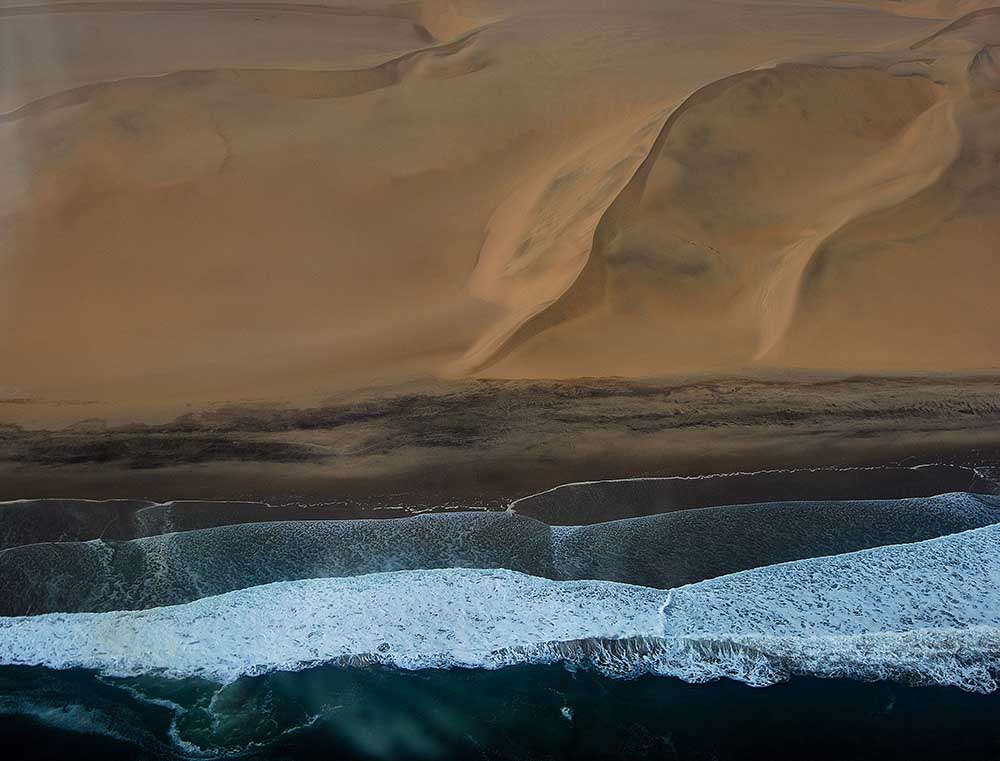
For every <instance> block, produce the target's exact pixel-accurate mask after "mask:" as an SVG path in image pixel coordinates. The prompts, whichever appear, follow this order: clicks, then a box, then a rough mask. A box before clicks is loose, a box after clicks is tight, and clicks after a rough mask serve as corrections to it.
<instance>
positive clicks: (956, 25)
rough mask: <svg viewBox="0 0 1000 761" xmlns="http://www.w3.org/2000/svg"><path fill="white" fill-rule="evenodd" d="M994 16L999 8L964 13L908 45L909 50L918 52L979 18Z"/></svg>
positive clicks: (998, 11)
mask: <svg viewBox="0 0 1000 761" xmlns="http://www.w3.org/2000/svg"><path fill="white" fill-rule="evenodd" d="M996 14H1000V6H993V7H990V8H980V9H979V10H978V11H972V12H971V13H966V14H965V15H964V16H959V17H958V18H957V19H955V20H954V21H952V22H951V23H949V24H948V25H947V26H944V27H942V28H941V29H939V30H938V31H936V32H934V34H932V35H929V36H927V37H924V38H923V39H922V40H918V41H917V42H914V43H913V44H912V45H910V50H918V49H920V48H922V47H923V46H924V45H928V44H930V43H931V42H933V41H934V40H936V39H938V38H939V37H943V36H944V35H946V34H950V33H951V32H955V31H958V30H959V29H964V28H965V27H967V26H969V25H970V24H973V23H975V22H976V21H978V20H979V19H981V18H987V17H989V16H993V15H996Z"/></svg>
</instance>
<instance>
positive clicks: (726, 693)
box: [0, 666, 1000, 761]
mask: <svg viewBox="0 0 1000 761" xmlns="http://www.w3.org/2000/svg"><path fill="white" fill-rule="evenodd" d="M152 701H158V702H152ZM0 706H2V707H3V711H4V715H2V716H0V738H2V740H3V750H2V756H3V758H5V759H11V760H13V759H57V758H60V759H61V758H66V759H70V758H72V759H81V758H83V759H89V758H94V759H168V758H198V757H204V756H214V757H227V758H237V757H239V758H268V759H317V760H318V759H337V760H345V761H346V760H347V759H469V758H482V759H591V758H593V759H623V760H627V761H634V760H635V759H643V758H654V759H659V758H663V759H699V760H701V759H704V760H705V761H707V760H708V759H718V760H719V761H723V760H727V759H734V760H735V759H757V758H760V759H803V760H804V759H831V760H832V759H840V760H842V759H895V758H898V759H910V760H913V759H932V758H933V759H997V758H1000V694H993V695H978V694H971V693H966V692H962V691H961V690H958V689H955V688H944V687H908V686H905V685H900V684H890V683H871V684H867V683H860V682H853V681H846V680H818V679H805V678H800V679H795V680H792V681H791V682H788V683H785V684H781V685H777V686H773V687H768V688H752V687H747V686H745V685H742V684H737V683H734V682H728V681H721V682H714V683H710V684H703V685H691V684H686V683H683V682H680V681H678V680H675V679H672V678H663V677H643V678H639V679H635V680H615V679H608V678H606V677H602V676H600V675H598V674H595V673H592V672H571V671H568V670H566V669H564V668H562V667H560V666H518V667H511V668H507V669H502V670H498V671H482V670H467V669H455V670H427V671H420V672H401V671H395V670H389V669H382V668H340V667H331V666H324V667H319V668H315V669H311V670H308V671H302V672H297V673H273V674H269V675H266V676H261V677H253V678H244V679H241V680H239V681H238V682H235V683H233V684H231V685H229V686H227V687H226V688H224V689H221V690H219V688H218V687H217V686H215V685H211V684H208V683H205V682H200V681H198V680H183V681H179V682H178V681H173V682H171V681H167V680H162V679H156V678H142V679H129V680H102V679H98V678H97V677H96V676H95V675H93V674H91V673H88V672H83V671H67V672H54V671H50V670H47V669H43V668H4V669H0Z"/></svg>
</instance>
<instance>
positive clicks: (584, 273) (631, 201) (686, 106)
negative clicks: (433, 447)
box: [464, 64, 773, 373]
mask: <svg viewBox="0 0 1000 761" xmlns="http://www.w3.org/2000/svg"><path fill="white" fill-rule="evenodd" d="M768 68H773V65H766V64H765V65H762V66H760V67H757V68H752V69H747V70H745V71H740V72H736V73H734V74H730V75H729V76H726V77H723V78H722V79H717V80H714V81H712V82H709V83H707V84H705V85H703V86H702V87H699V88H697V89H695V90H693V91H692V92H691V93H689V94H688V95H687V96H685V97H684V98H682V99H681V100H680V101H679V102H678V105H677V106H676V108H674V109H673V110H672V111H671V112H670V113H669V115H668V116H667V118H666V121H665V122H664V123H663V126H662V127H661V128H660V130H659V132H658V133H657V136H656V139H655V140H654V141H653V144H652V146H651V147H650V149H649V151H648V152H647V153H646V156H645V158H643V160H642V161H641V162H640V163H639V166H638V168H637V169H636V170H635V172H634V173H633V174H632V177H631V178H630V179H629V180H628V182H626V183H625V186H624V187H623V188H622V190H621V191H620V192H619V193H618V195H617V196H615V198H614V199H613V200H612V201H611V203H610V204H609V205H608V208H607V209H606V210H605V212H604V214H602V215H601V218H600V220H599V221H598V223H597V226H596V228H595V229H594V236H593V240H592V243H591V247H590V254H589V255H588V257H587V260H586V263H585V264H584V265H583V267H582V268H581V270H580V273H579V274H578V275H577V277H576V279H575V280H574V281H573V282H571V283H570V284H569V285H568V286H567V288H566V290H564V291H563V292H562V293H561V294H560V295H558V296H556V297H555V298H553V299H552V300H551V301H550V302H549V303H547V304H545V305H543V306H542V307H541V308H539V309H538V310H537V311H535V312H533V313H532V314H530V315H528V316H527V317H526V319H525V321H524V322H522V323H521V324H520V325H519V326H517V327H516V328H513V329H511V330H510V331H509V332H508V333H507V334H506V336H505V337H503V338H502V339H500V340H498V341H497V342H496V343H494V344H493V345H492V351H491V352H490V353H488V354H486V353H485V352H484V354H482V355H480V356H479V357H466V358H464V362H465V364H466V367H467V368H468V371H469V372H470V373H475V372H481V371H483V370H485V369H486V368H487V367H489V366H490V365H493V364H495V363H497V362H499V361H500V360H501V359H503V358H504V357H506V356H507V355H508V354H510V353H511V352H513V351H514V350H515V349H516V348H517V347H519V346H520V345H522V344H523V343H525V342H527V341H529V340H530V339H532V338H534V337H535V336H536V335H538V334H539V333H542V332H543V331H545V330H546V329H548V328H550V327H552V326H554V325H557V324H559V323H560V322H564V321H565V320H567V319H569V318H571V317H574V316H577V315H579V314H582V313H583V312H585V311H586V309H587V307H588V306H589V305H590V304H591V303H592V302H594V301H597V300H598V299H599V298H600V296H601V294H602V293H603V291H604V277H605V272H604V270H603V267H602V266H601V265H602V264H603V260H601V259H600V257H599V256H598V255H595V253H596V252H597V251H598V247H599V245H600V244H601V243H602V242H604V241H606V240H608V241H609V240H611V239H613V238H614V235H615V233H616V232H617V229H615V226H616V223H617V221H618V219H619V218H620V217H622V216H624V215H625V214H627V213H628V211H630V210H632V209H634V208H635V207H636V205H637V204H638V203H639V200H640V199H641V198H642V194H643V190H644V189H645V185H646V181H647V179H648V177H649V174H650V172H651V171H652V169H653V165H654V164H655V163H656V160H657V158H658V156H659V154H660V152H661V151H662V149H663V144H664V142H666V139H667V136H668V135H669V133H670V130H671V129H672V127H673V126H674V124H675V123H676V122H677V120H678V119H680V118H681V116H683V115H684V114H685V113H686V112H687V111H688V110H690V109H691V108H693V107H695V106H697V105H699V104H700V103H702V102H703V100H704V99H708V98H712V97H715V96H716V94H718V93H720V92H723V91H725V89H726V88H728V87H729V86H730V85H731V84H732V83H733V82H734V81H735V80H737V79H738V78H740V77H743V76H745V75H746V74H748V73H752V72H755V71H760V70H762V69H768ZM575 290H581V291H586V292H585V293H584V294H581V295H582V296H583V297H584V299H583V300H584V302H585V303H583V304H574V305H567V303H566V302H567V300H568V298H570V297H572V296H573V295H575V294H574V293H573V292H574V291H575Z"/></svg>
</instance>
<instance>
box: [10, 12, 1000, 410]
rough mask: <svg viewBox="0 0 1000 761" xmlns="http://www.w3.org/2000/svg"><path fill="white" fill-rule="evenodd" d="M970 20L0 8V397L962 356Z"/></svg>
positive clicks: (975, 65)
mask: <svg viewBox="0 0 1000 761" xmlns="http://www.w3.org/2000/svg"><path fill="white" fill-rule="evenodd" d="M998 46H1000V10H994V9H991V8H989V3H987V2H968V1H964V0H937V1H932V0H927V1H924V0H918V1H915V2H905V1H902V0H901V1H898V2H876V1H874V0H873V1H872V2H863V1H859V0H843V1H830V2H826V1H819V0H816V1H808V2H807V1H802V2H784V1H782V0H777V1H775V0H772V1H769V2H764V1H762V0H712V1H709V2H706V0H669V1H664V0H655V1H654V0H622V1H620V2H614V3H608V2H604V1H603V0H600V1H598V0H533V1H532V2H527V1H523V2H522V1H518V0H504V1H503V2H500V1H499V0H452V1H448V0H415V1H413V2H399V3H380V2H372V1H371V0H361V1H359V2H354V3H351V4H350V5H336V4H333V3H286V2H245V3H238V2H217V3H216V2H192V1H190V0H186V1H185V0H178V1H176V2H173V1H171V0H158V1H155V2H152V1H150V2H147V1H145V0H116V1H110V0H108V1H104V2H86V1H84V2H65V3H41V2H32V1H31V0H5V1H4V2H3V3H0V59H2V60H0V64H2V65H0V110H2V111H3V112H4V113H3V115H2V116H0V159H2V161H3V168H4V171H3V173H2V174H0V398H2V399H4V400H6V401H8V402H10V401H13V400H27V402H26V403H29V404H33V405H36V406H37V405H43V406H45V408H46V410H47V411H46V412H45V415H44V416H46V417H47V418H49V419H52V420H61V421H62V422H64V423H67V422H73V421H75V420H79V419H81V418H83V417H87V416H88V413H87V412H86V411H85V410H81V409H80V407H79V403H80V402H98V403H99V404H100V405H101V409H102V415H103V414H107V415H110V416H112V417H113V416H114V414H115V410H118V411H119V415H120V416H121V415H125V412H123V411H125V410H128V411H129V412H128V415H131V416H133V417H144V418H152V417H156V415H157V414H159V415H160V416H164V415H166V414H167V413H168V412H169V413H170V414H176V413H177V412H179V411H183V410H184V409H185V408H186V407H185V406H186V405H194V406H196V407H201V406H204V405H205V404H209V403H212V402H219V401H233V400H241V399H247V398H251V399H283V400H287V401H291V402H293V403H304V402H305V401H306V400H310V399H316V398H319V397H321V396H322V395H323V394H326V393H330V392H333V391H336V390H338V389H350V388H356V387H361V386H366V385H372V384H383V385H392V384H396V383H401V382H404V381H407V380H410V379H413V378H418V377H428V376H429V377H439V378H456V377H457V378H466V377H470V376H478V377H499V378H522V379H525V378H573V377H579V376H602V375H615V376H632V377H643V376H653V375H657V376H667V375H674V374H678V373H690V372H705V371H709V372H727V371H731V370H736V369H745V368H757V369H762V370H765V369H769V368H771V369H773V368H814V369H822V370H831V371H834V372H847V373H851V372H859V371H875V372H882V371H886V372H898V371H912V370H922V371H947V372H964V371H969V370H990V369H991V368H992V369H996V368H997V367H998V366H1000V310H997V309H996V302H997V297H998V295H1000V292H998V287H997V283H998V282H1000V257H997V256H996V250H995V249H996V243H995V242H996V241H997V240H1000V164H998V163H997V156H998V155H1000V47H998ZM15 406H16V405H11V404H8V405H5V412H4V416H3V419H4V420H9V421H13V422H18V421H19V420H20V419H23V418H24V413H23V412H18V411H15V412H12V413H11V414H9V415H8V414H6V410H8V409H10V410H13V409H14V407H15ZM135 410H140V411H141V413H140V412H135ZM32 414H34V413H32ZM39 414H41V413H39ZM128 415H125V416H128ZM28 417H30V415H29V416H28Z"/></svg>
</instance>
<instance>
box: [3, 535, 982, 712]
mask: <svg viewBox="0 0 1000 761" xmlns="http://www.w3.org/2000/svg"><path fill="white" fill-rule="evenodd" d="M998 588H1000V526H990V527H987V528H983V529H976V530H973V531H968V532H964V533H961V534H954V535H951V536H947V537H943V538H940V539H933V540H929V541H926V542H920V543H916V544H911V545H897V546H892V547H883V548H878V549H874V550H865V551H862V552H856V553H851V554H847V555H838V556H833V557H828V558H817V559H812V560H805V561H797V562H794V563H786V564H782V565H778V566H770V567H767V568H763V569H756V570H753V571H746V572H743V573H739V574H733V575H730V576H726V577H721V578H719V579H713V580H710V581H705V582H700V583H698V584H693V585H689V586H686V587H681V588H678V589H675V590H673V591H672V592H664V591H662V590H654V589H649V588H645V587H637V586H629V585H625V584H617V583H613V582H598V581H570V582H567V581H551V580H546V579H541V578H537V577H533V576H526V575H523V574H519V573H515V572H512V571H505V570H472V569H443V570H431V571H398V572H392V573H382V574H372V575H368V576H359V577H350V578H331V579H311V580H303V581H292V582H280V583H276V584H268V585H264V586H259V587H252V588H249V589H244V590H240V591H238V592H231V593H228V594H224V595H219V596H217V597H209V598H203V599H201V600H197V601H195V602H191V603H187V604H184V605H177V606H173V607H166V608H156V609H152V610H146V611H130V612H116V613H75V614H46V615H39V616H31V617H20V618H9V619H0V664H21V665H27V664H32V665H45V666H48V667H51V668H60V669H62V668H71V667H84V668H90V669H96V670H99V671H101V672H103V673H105V674H109V675H115V676H133V675H138V674H144V673H150V672H153V673H161V674H164V675H168V676H172V677H185V676H202V677H207V678H210V679H213V680H216V681H220V682H227V681H231V680H234V679H236V678H238V677H240V676H244V675H254V674H260V673H264V672H268V671H273V670H295V669H302V668H307V667H310V666H312V665H317V664H321V663H330V662H340V663H385V664H390V665H393V666H396V667H400V668H405V669H418V668H431V667H434V668H440V667H455V666H460V667H476V668H499V667H502V666H506V665H511V664H517V663H555V662H563V663H567V664H571V665H580V666H586V667H593V668H597V669H600V670H602V671H604V672H606V673H609V674H612V675H619V676H629V675H635V674H639V673H648V672H653V673H659V674H669V675H673V676H677V677H680V678H682V679H685V680H688V681H693V682H700V681H707V680H710V679H717V678H720V677H728V678H733V679H738V680H741V681H743V682H747V683H749V684H754V685H765V684H772V683H774V682H776V681H780V680H782V679H785V678H787V677H788V676H789V675H791V674H813V675H818V676H839V677H855V678H860V679H903V680H908V681H915V682H921V683H935V684H954V685H958V686H961V687H963V688H965V689H972V690H978V691H983V692H989V691H992V690H995V689H996V688H997V675H998V674H1000V600H998V594H997V590H998Z"/></svg>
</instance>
